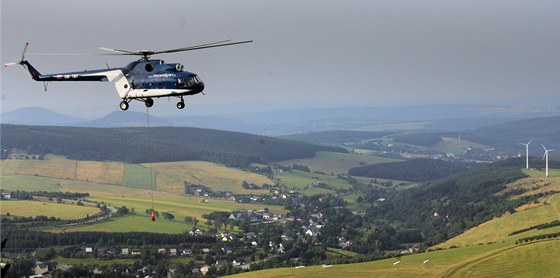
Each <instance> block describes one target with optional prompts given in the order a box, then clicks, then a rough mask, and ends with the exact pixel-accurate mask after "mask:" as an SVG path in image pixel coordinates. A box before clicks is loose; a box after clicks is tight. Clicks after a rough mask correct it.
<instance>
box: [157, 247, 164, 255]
mask: <svg viewBox="0 0 560 278" xmlns="http://www.w3.org/2000/svg"><path fill="white" fill-rule="evenodd" d="M157 252H158V254H165V248H160V249H158V250H157Z"/></svg>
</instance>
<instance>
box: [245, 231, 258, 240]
mask: <svg viewBox="0 0 560 278" xmlns="http://www.w3.org/2000/svg"><path fill="white" fill-rule="evenodd" d="M245 237H246V238H247V239H253V238H256V237H257V234H255V233H254V232H248V233H246V234H245Z"/></svg>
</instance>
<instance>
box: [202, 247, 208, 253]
mask: <svg viewBox="0 0 560 278" xmlns="http://www.w3.org/2000/svg"><path fill="white" fill-rule="evenodd" d="M202 253H204V254H208V253H210V249H209V248H202Z"/></svg>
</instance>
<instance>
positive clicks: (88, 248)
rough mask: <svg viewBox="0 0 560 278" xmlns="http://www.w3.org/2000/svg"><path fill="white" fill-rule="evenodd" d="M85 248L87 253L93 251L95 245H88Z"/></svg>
mask: <svg viewBox="0 0 560 278" xmlns="http://www.w3.org/2000/svg"><path fill="white" fill-rule="evenodd" d="M85 250H86V253H87V254H91V253H93V247H86V249H85Z"/></svg>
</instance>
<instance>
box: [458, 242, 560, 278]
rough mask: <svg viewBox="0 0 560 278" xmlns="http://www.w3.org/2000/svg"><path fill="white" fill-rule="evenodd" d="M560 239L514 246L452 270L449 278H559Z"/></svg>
mask: <svg viewBox="0 0 560 278" xmlns="http://www.w3.org/2000/svg"><path fill="white" fill-rule="evenodd" d="M558 255H560V240H554V241H540V242H534V243H530V244H525V245H521V246H517V247H516V248H511V249H508V250H505V251H503V252H500V253H497V254H495V255H490V256H487V257H484V258H481V259H479V260H474V261H471V262H468V263H466V264H464V265H462V266H461V267H458V268H456V269H453V271H451V272H450V273H449V277H559V276H560V262H559V261H558Z"/></svg>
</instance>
